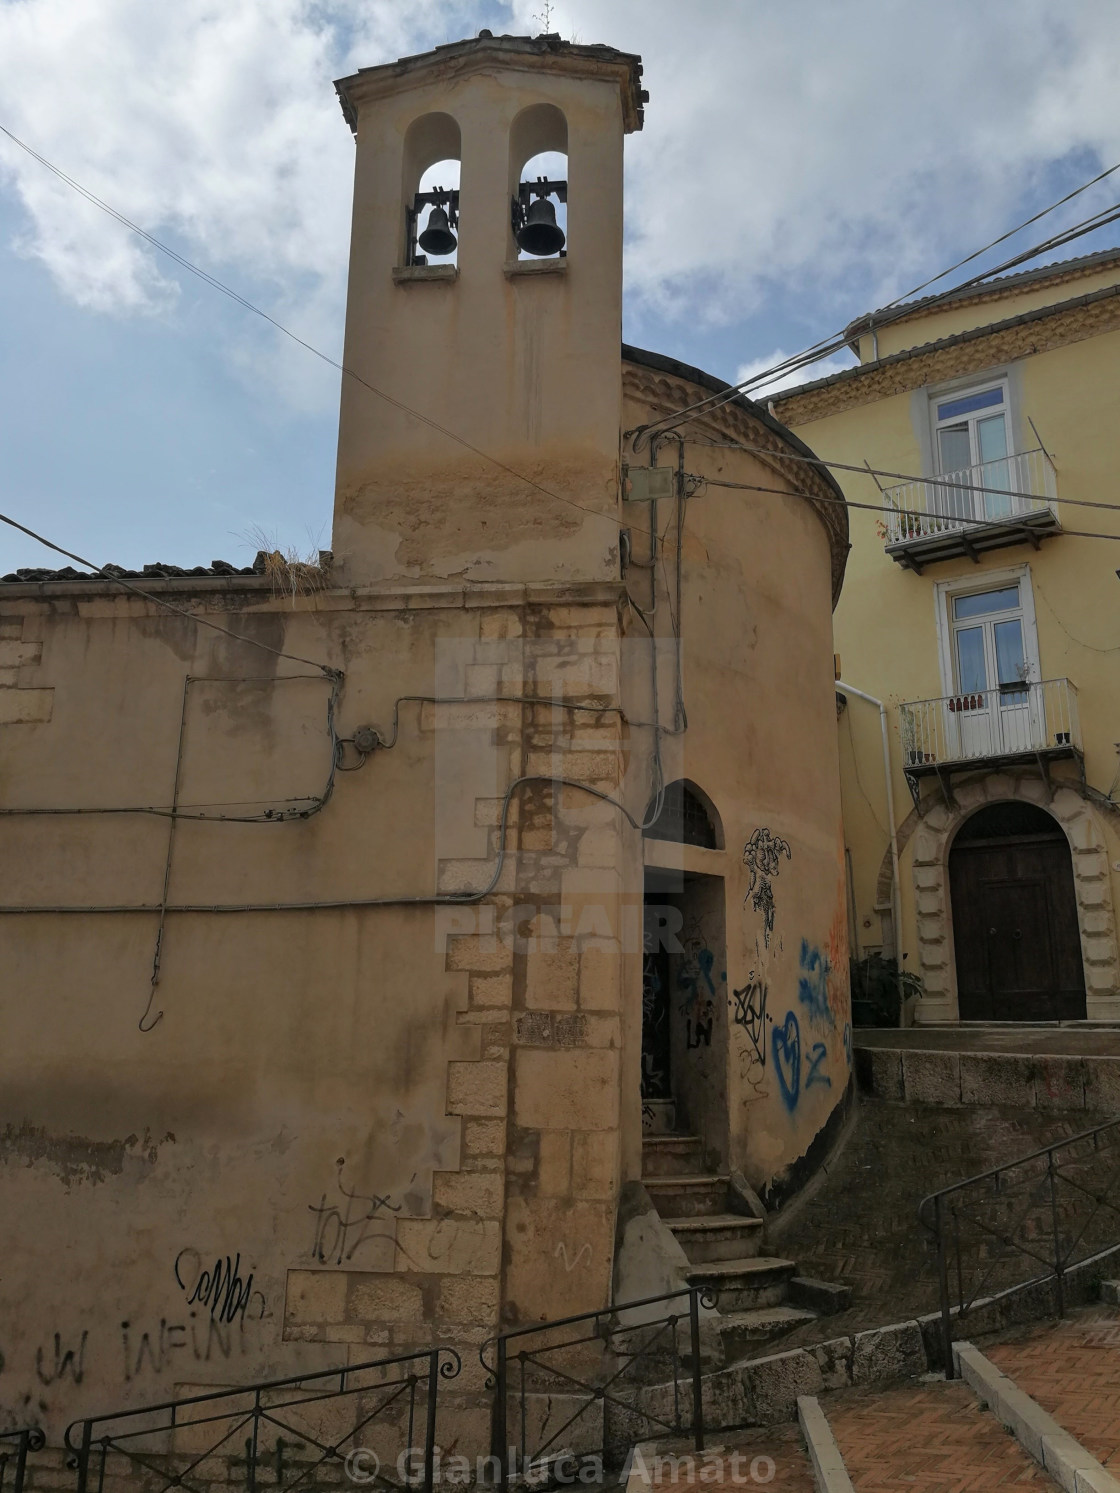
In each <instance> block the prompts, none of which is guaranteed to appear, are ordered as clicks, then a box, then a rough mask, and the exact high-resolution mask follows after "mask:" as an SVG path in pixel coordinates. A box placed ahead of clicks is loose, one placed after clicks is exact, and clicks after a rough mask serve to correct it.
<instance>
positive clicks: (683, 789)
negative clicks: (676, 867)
mask: <svg viewBox="0 0 1120 1493" xmlns="http://www.w3.org/2000/svg"><path fill="white" fill-rule="evenodd" d="M656 807H657V805H656V802H655V803H653V804H650V806H649V808H647V810H646V815H645V817H646V820H647V821H648V820H649V817H650V812H651V811H652V809H654V808H656ZM642 833H643V834H644V835H645V836H646V838H647V839H649V840H672V841H675V842H676V843H677V844H680V845H697V846H699V847H700V848H701V849H703V850H722V849H723V826H722V825H721V824H720V818H719V814H718V812H717V810H716V807H715V805H714V804H713V803H712V801H711V799H710V798H709V797H708V795H707V794H706V793H705V792H704V791H703V790H702V789H700V788H698V787H697V786H696V784H695V783H692V782H689V780H688V779H687V778H678V779H677V781H676V782H675V783H669V784H668V785H667V787H666V788H665V789H664V790H663V792H662V795H661V807H660V810H659V812H658V814H657V816H656V818H655V819H654V820H653V822H652V823H649V822H647V824H646V828H645V829H644V830H643V832H642Z"/></svg>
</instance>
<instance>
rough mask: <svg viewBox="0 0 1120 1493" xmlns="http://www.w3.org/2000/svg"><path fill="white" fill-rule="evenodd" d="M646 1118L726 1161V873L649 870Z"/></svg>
mask: <svg viewBox="0 0 1120 1493" xmlns="http://www.w3.org/2000/svg"><path fill="white" fill-rule="evenodd" d="M644 934H645V938H644V954H643V964H642V1118H643V1127H644V1128H645V1129H646V1130H647V1131H651V1132H664V1131H670V1132H672V1131H676V1132H677V1133H681V1134H688V1135H694V1136H698V1137H699V1138H700V1139H701V1140H702V1141H703V1143H704V1150H705V1153H706V1154H707V1155H709V1156H710V1157H711V1158H712V1159H713V1160H716V1159H719V1160H720V1161H721V1162H722V1161H723V1160H725V1159H726V1156H727V1147H728V1131H727V956H726V936H725V926H724V883H723V877H722V876H705V875H700V874H697V873H690V872H680V871H665V870H658V869H656V868H654V867H651V866H647V867H646V893H645V928H644Z"/></svg>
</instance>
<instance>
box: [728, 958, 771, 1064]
mask: <svg viewBox="0 0 1120 1493" xmlns="http://www.w3.org/2000/svg"><path fill="white" fill-rule="evenodd" d="M766 1001H767V989H766V985H765V984H764V982H763V981H762V980H756V979H755V978H754V971H753V970H751V972H750V979H749V980H748V982H747V984H746V985H744V986H743V988H742V990H733V991H732V992H731V1007H732V1020H733V1021H734V1023H735V1025H736V1026H738V1027H742V1029H743V1031H744V1032H745V1033H746V1037H747V1041H748V1042H749V1043H750V1046H751V1051H752V1052H753V1053H754V1058H755V1061H756V1062H757V1063H758V1065H759V1067H761V1068H765V1067H766Z"/></svg>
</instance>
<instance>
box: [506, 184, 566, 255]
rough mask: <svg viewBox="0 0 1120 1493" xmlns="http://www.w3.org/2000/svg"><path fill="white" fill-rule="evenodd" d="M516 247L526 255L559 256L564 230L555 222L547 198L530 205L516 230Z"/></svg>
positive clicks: (553, 213) (554, 212) (562, 245)
mask: <svg viewBox="0 0 1120 1493" xmlns="http://www.w3.org/2000/svg"><path fill="white" fill-rule="evenodd" d="M517 243H518V247H519V248H521V249H524V250H525V252H526V254H559V252H560V250H561V249H562V248H563V247H564V230H563V229H562V228H561V227H560V226H559V224H558V223H557V221H556V209H555V208H554V207H553V205H552V203H551V202H550V201H549V200H548V198H547V197H538V198H537V199H536V201H535V202H532V203H530V205H529V211H528V212H527V213H526V214H525V222H524V223H523V224H522V226H521V227H520V228H519V229H518V230H517Z"/></svg>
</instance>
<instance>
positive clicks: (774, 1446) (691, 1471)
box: [631, 1425, 816, 1493]
mask: <svg viewBox="0 0 1120 1493" xmlns="http://www.w3.org/2000/svg"><path fill="white" fill-rule="evenodd" d="M709 1440H711V1441H712V1442H713V1443H715V1444H716V1445H719V1446H721V1448H722V1450H721V1452H720V1456H719V1460H720V1463H721V1466H720V1468H719V1469H717V1468H716V1467H715V1465H714V1463H713V1460H712V1458H711V1457H708V1458H707V1459H706V1460H705V1454H704V1453H702V1452H701V1453H694V1454H693V1461H692V1465H691V1467H690V1466H689V1464H688V1463H687V1462H684V1463H682V1465H680V1466H679V1467H678V1468H676V1469H673V1468H672V1467H671V1466H669V1465H667V1464H662V1466H661V1467H660V1468H659V1467H658V1466H657V1464H656V1462H655V1461H654V1459H653V1457H649V1458H647V1459H646V1467H647V1471H648V1473H649V1475H650V1482H649V1488H650V1493H671V1490H682V1489H685V1488H695V1489H697V1490H698V1493H703V1490H704V1489H706V1488H712V1487H717V1488H728V1489H732V1488H742V1489H743V1490H744V1493H752V1490H754V1489H757V1488H760V1487H763V1486H765V1487H766V1488H773V1489H776V1490H778V1493H816V1484H815V1483H814V1481H813V1470H812V1468H811V1467H810V1466H809V1459H808V1457H807V1456H806V1455H805V1449H804V1443H803V1442H802V1439H801V1432H800V1431H799V1430H798V1428H797V1426H795V1425H786V1426H764V1427H760V1428H759V1429H758V1430H757V1431H735V1432H733V1433H731V1434H729V1435H726V1436H724V1435H712V1436H710V1437H709ZM674 1451H675V1454H676V1455H677V1456H678V1457H681V1458H684V1457H686V1456H687V1455H688V1449H687V1447H685V1446H683V1445H682V1446H680V1447H677V1448H674ZM733 1453H738V1461H733V1459H732V1454H733ZM752 1469H753V1474H754V1475H753V1476H752ZM674 1474H675V1475H674ZM631 1486H632V1487H634V1486H635V1485H634V1484H631ZM636 1486H637V1487H641V1486H642V1485H641V1484H638V1485H636Z"/></svg>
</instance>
